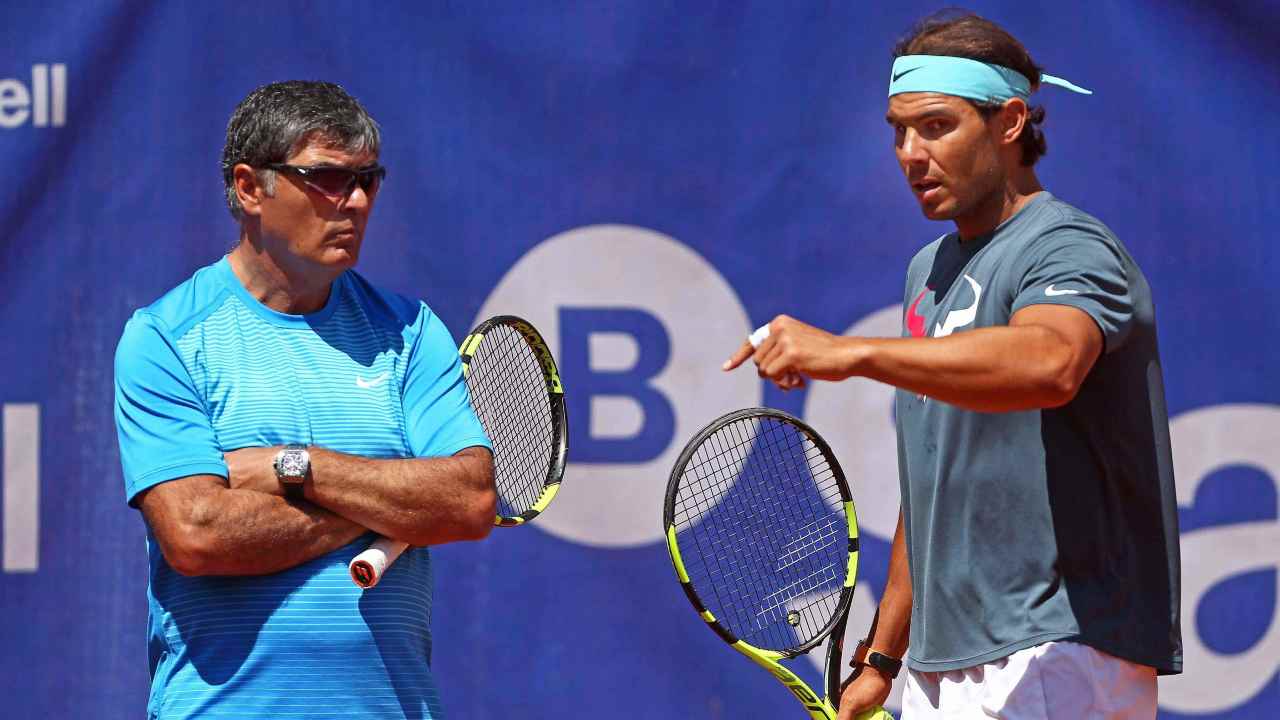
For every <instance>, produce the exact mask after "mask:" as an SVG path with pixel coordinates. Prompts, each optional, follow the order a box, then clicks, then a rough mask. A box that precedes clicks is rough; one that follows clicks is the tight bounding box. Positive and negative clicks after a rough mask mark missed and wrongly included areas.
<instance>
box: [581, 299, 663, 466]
mask: <svg viewBox="0 0 1280 720" xmlns="http://www.w3.org/2000/svg"><path fill="white" fill-rule="evenodd" d="M609 340H612V341H613V342H612V343H610V342H608V341H609ZM593 341H594V342H593ZM618 345H622V346H623V351H622V352H619V351H618V350H617V349H616V348H617V347H618ZM593 347H594V350H595V352H592V350H593ZM628 350H630V351H631V354H632V355H634V359H633V360H631V361H630V362H627V359H624V360H623V361H622V362H621V363H618V362H616V360H617V358H618V356H619V355H626V354H627V351H628ZM602 356H603V357H602ZM670 358H671V340H670V337H669V336H668V335H667V331H666V328H664V327H663V326H662V323H661V322H660V321H659V320H658V319H657V318H656V317H654V316H653V315H651V314H649V313H648V312H645V311H644V310H638V309H635V308H583V307H562V308H560V372H561V374H562V375H563V376H564V377H566V378H573V386H574V387H573V392H570V393H566V394H565V402H566V403H567V405H568V411H569V417H571V418H573V419H574V422H571V423H569V447H571V448H573V460H574V462H582V463H608V462H620V463H639V462H648V461H650V460H653V459H654V458H656V457H658V456H659V455H661V454H662V451H663V450H665V449H666V448H667V446H668V445H670V444H671V435H672V432H673V431H674V430H675V412H674V411H673V410H672V408H671V401H670V400H668V399H667V396H666V395H664V394H662V392H660V391H659V390H658V389H657V388H655V387H654V386H653V384H652V380H653V378H654V377H656V376H657V375H658V374H659V373H660V372H662V370H663V368H665V367H666V366H667V361H668V360H669V359H670ZM610 360H612V361H615V362H609V361H610ZM593 361H594V363H593ZM618 365H620V366H621V367H616V366H618ZM611 400H612V401H614V402H612V403H610V402H608V401H611ZM619 400H621V401H624V402H626V401H630V402H629V406H628V404H624V405H622V407H621V408H620V407H619V403H618V402H617V401H619ZM628 410H630V411H631V412H633V413H634V412H638V413H639V423H638V425H639V427H638V429H637V430H635V431H634V432H631V433H629V434H627V435H622V436H609V435H608V434H606V433H608V430H607V429H606V428H607V423H606V422H604V420H603V418H604V417H606V416H609V415H621V416H623V422H625V421H626V419H627V415H628Z"/></svg>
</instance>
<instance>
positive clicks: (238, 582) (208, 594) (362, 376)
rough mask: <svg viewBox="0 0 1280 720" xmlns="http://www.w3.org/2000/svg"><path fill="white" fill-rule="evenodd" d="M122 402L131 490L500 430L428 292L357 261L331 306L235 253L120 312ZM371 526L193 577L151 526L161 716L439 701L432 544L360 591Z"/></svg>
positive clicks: (153, 642)
mask: <svg viewBox="0 0 1280 720" xmlns="http://www.w3.org/2000/svg"><path fill="white" fill-rule="evenodd" d="M115 417H116V426H117V431H118V433H119V439H120V456H121V461H122V463H123V466H124V482H125V495H126V498H127V500H128V501H129V503H130V504H133V503H134V502H135V500H136V498H137V496H138V493H140V492H142V491H143V490H145V489H147V488H149V487H152V486H154V485H156V484H158V483H162V482H165V481H167V480H173V479H176V478H181V477H187V476H190V475H200V474H207V475H219V476H223V477H226V475H227V467H226V464H225V463H224V462H223V459H222V453H223V452H225V451H230V450H235V449H238V448H244V447H261V446H269V445H283V444H287V443H294V442H296V443H305V444H308V445H317V446H320V447H325V448H328V449H331V450H336V451H339V452H343V453H349V454H352V455H360V456H363V457H370V458H400V457H430V456H443V455H451V454H453V453H455V452H457V451H459V450H461V449H463V448H466V447H470V446H475V445H483V446H486V447H487V446H488V445H489V442H488V440H487V439H486V438H485V436H484V430H483V428H482V427H481V426H480V423H479V421H478V420H477V419H476V416H475V413H474V412H473V411H472V409H471V405H470V402H469V399H468V397H467V389H466V385H465V383H464V382H463V379H462V372H461V366H460V364H459V361H458V353H457V349H456V346H455V345H454V342H453V339H452V338H451V337H450V335H449V332H448V330H446V329H445V327H444V325H443V324H442V323H441V322H440V319H439V318H438V317H436V316H435V315H434V314H433V313H432V312H431V310H430V308H428V307H427V306H426V305H425V304H423V303H421V302H417V301H411V300H408V299H406V298H403V297H400V296H397V295H392V294H389V293H384V292H381V291H379V290H377V289H376V288H374V287H373V286H371V285H370V284H369V283H368V282H367V281H365V280H364V278H362V277H361V276H360V275H359V274H357V273H355V272H354V271H349V272H347V273H344V274H343V275H342V276H341V277H339V278H338V279H337V280H336V281H335V282H334V283H333V288H332V290H331V291H330V295H329V299H328V301H327V302H326V304H325V306H324V307H323V308H322V309H320V310H319V311H317V312H315V313H312V314H310V315H286V314H283V313H278V312H275V311H273V310H271V309H270V308H268V307H266V306H264V305H262V304H261V303H259V302H258V301H257V300H256V299H254V298H253V297H252V296H251V295H249V293H248V292H247V291H246V290H245V289H244V287H243V286H242V285H241V284H240V282H239V280H238V279H237V278H236V276H235V274H234V273H233V272H232V270H231V266H230V264H229V263H228V261H227V259H226V258H223V259H222V260H220V261H218V262H217V263H214V264H213V265H210V266H208V267H205V268H202V269H200V270H199V271H197V272H196V274H195V275H194V276H192V277H191V278H190V279H189V280H187V281H186V282H184V283H183V284H181V285H179V286H178V287H177V288H174V289H173V290H172V291H170V292H169V293H167V294H166V295H165V296H164V297H162V298H160V299H159V300H157V301H156V302H155V303H153V304H152V305H150V306H148V307H146V308H143V309H141V310H138V311H137V312H136V313H135V314H134V316H133V318H132V319H131V320H130V321H129V322H128V324H127V325H126V326H125V330H124V334H123V336H122V338H121V340H120V345H119V347H118V348H117V350H116V402H115ZM371 540H372V535H366V536H365V537H362V538H360V539H358V540H357V541H355V542H354V543H351V544H350V545H348V546H346V547H344V548H342V549H340V550H336V551H334V552H332V553H329V554H328V555H325V556H323V557H319V558H316V559H314V560H312V561H310V562H307V563H304V564H302V565H299V566H297V567H294V568H291V569H289V570H286V571H283V572H279V573H276V574H273V575H263V576H245V577H215V576H209V577H184V576H182V575H179V574H178V573H176V572H174V570H173V569H172V568H171V567H169V565H168V563H166V562H165V559H164V556H163V555H162V554H161V552H160V548H159V545H158V544H157V543H156V539H155V537H154V536H153V535H152V534H151V531H150V529H148V531H147V552H148V556H149V559H150V568H151V577H150V585H149V588H148V600H149V603H150V613H149V623H150V644H149V650H150V662H151V676H152V685H151V697H150V701H149V703H148V713H149V717H151V718H165V719H166V720H168V719H171V718H188V717H201V718H208V717H273V718H289V717H298V718H301V717H339V716H341V717H344V718H439V717H441V714H440V708H439V698H438V695H437V693H436V688H435V684H434V681H433V679H432V674H431V668H430V658H431V630H430V621H431V559H430V555H429V554H428V551H427V549H425V548H422V549H416V550H410V551H408V552H406V553H405V554H404V555H403V556H401V558H400V559H399V560H398V561H397V562H396V564H395V565H393V566H392V568H391V569H390V570H388V572H387V573H386V575H385V576H384V577H383V579H382V581H381V582H380V583H379V584H378V586H377V588H376V589H374V590H371V591H369V592H362V591H361V590H360V589H359V588H357V587H356V586H355V585H354V584H353V583H352V582H351V579H350V577H349V576H348V574H347V563H348V562H349V561H350V560H351V558H353V557H354V556H355V555H356V553H358V552H360V551H361V550H363V549H364V548H365V547H367V546H368V544H369V543H370V542H371Z"/></svg>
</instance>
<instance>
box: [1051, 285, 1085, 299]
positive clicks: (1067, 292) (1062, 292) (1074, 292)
mask: <svg viewBox="0 0 1280 720" xmlns="http://www.w3.org/2000/svg"><path fill="white" fill-rule="evenodd" d="M1044 294H1045V295H1048V296H1049V297H1057V296H1058V295H1079V294H1080V291H1079V290H1055V289H1054V288H1053V285H1050V286H1049V287H1047V288H1045V289H1044Z"/></svg>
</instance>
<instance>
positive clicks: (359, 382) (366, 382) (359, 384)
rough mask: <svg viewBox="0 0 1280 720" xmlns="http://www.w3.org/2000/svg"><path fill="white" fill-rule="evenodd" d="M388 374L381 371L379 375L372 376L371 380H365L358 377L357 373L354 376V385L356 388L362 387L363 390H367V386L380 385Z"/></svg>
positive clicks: (374, 386)
mask: <svg viewBox="0 0 1280 720" xmlns="http://www.w3.org/2000/svg"><path fill="white" fill-rule="evenodd" d="M388 374H389V373H385V372H384V373H382V374H381V375H379V376H377V377H375V378H373V379H372V380H365V379H364V378H362V377H360V376H359V375H357V376H356V387H358V388H364V389H365V390H368V389H369V388H376V387H378V386H379V385H381V384H382V383H383V381H384V380H386V379H387V375H388Z"/></svg>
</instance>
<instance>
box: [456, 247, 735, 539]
mask: <svg viewBox="0 0 1280 720" xmlns="http://www.w3.org/2000/svg"><path fill="white" fill-rule="evenodd" d="M500 313H506V314H512V315H519V316H521V317H523V318H525V319H526V320H528V321H529V322H531V323H533V324H534V326H536V327H537V328H538V330H540V331H541V332H542V336H543V337H544V338H546V340H547V343H548V344H549V345H550V346H551V352H552V353H554V354H555V356H556V361H557V362H558V363H559V365H560V377H561V379H562V380H563V381H564V391H565V401H566V403H567V409H568V414H569V432H570V437H569V467H568V469H567V470H566V472H565V478H564V486H563V487H562V488H561V490H560V494H559V495H557V496H556V501H555V502H554V503H552V505H551V507H549V508H547V511H546V512H545V513H543V514H542V515H541V516H539V517H538V519H537V521H536V523H535V527H537V528H538V529H539V530H542V531H545V532H549V533H551V534H553V535H556V536H557V537H561V538H564V539H566V540H570V541H572V542H579V543H583V544H586V545H593V546H598V547H628V546H635V545H642V544H646V543H652V542H657V541H659V540H660V539H661V538H662V534H663V530H662V527H661V525H662V522H661V508H662V498H663V491H664V487H665V485H666V483H665V478H666V477H667V474H668V473H670V472H671V466H672V465H673V464H674V463H675V459H676V456H677V455H679V454H680V449H681V448H682V447H683V446H684V443H685V441H686V440H688V439H689V437H690V436H692V435H693V433H695V432H697V430H698V428H700V427H702V426H703V425H705V424H707V423H708V422H710V421H711V420H712V419H713V418H715V417H716V416H718V415H720V414H722V413H725V412H727V411H729V410H733V409H735V408H741V407H748V406H751V405H758V404H759V402H760V392H761V384H760V380H759V378H757V377H756V374H755V373H753V372H751V371H749V370H745V371H741V372H735V373H724V372H721V371H720V363H722V362H724V359H725V358H726V357H728V355H729V354H730V353H731V352H733V350H734V349H735V348H737V347H738V346H739V345H741V344H742V339H743V338H744V337H746V335H747V333H748V332H750V331H751V324H750V322H749V321H748V318H747V315H746V312H745V311H744V310H743V309H742V305H741V303H739V302H738V296H737V295H736V294H735V293H734V292H733V289H732V288H731V287H729V284H728V283H727V282H725V280H724V278H722V277H721V276H720V273H719V272H717V271H716V269H715V268H714V267H712V266H711V264H710V263H708V262H707V261H706V260H704V259H703V258H702V257H701V256H700V255H698V254H697V253H696V252H694V251H693V250H691V249H689V248H688V247H686V246H685V245H683V244H681V243H679V242H677V241H676V240H674V239H672V238H670V237H667V236H666V235H662V234H660V233H657V232H654V231H652V230H647V229H645V228H639V227H632V226H628V225H593V226H590V227H583V228H577V229H575V230H570V231H568V232H565V233H561V234H559V235H556V236H554V237H551V238H548V239H547V240H544V241H543V242H541V243H539V244H538V245H537V246H536V247H534V248H533V249H532V250H530V251H529V252H528V253H526V254H525V255H524V257H522V258H520V260H519V261H518V262H517V263H516V264H515V265H514V266H513V267H512V268H511V269H510V270H509V271H508V272H507V274H506V275H505V276H504V277H503V278H502V280H501V281H500V282H499V283H498V286H497V287H495V288H494V289H493V292H492V293H490V294H489V298H488V299H487V300H486V301H485V303H484V305H483V306H482V307H481V308H480V313H479V315H478V316H477V318H476V321H477V322H479V321H480V320H482V319H484V318H487V317H489V316H491V315H497V314H500ZM606 518H607V521H606V520H605V519H606Z"/></svg>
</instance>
